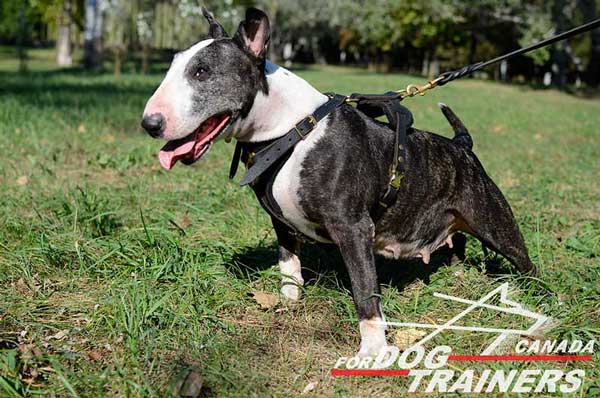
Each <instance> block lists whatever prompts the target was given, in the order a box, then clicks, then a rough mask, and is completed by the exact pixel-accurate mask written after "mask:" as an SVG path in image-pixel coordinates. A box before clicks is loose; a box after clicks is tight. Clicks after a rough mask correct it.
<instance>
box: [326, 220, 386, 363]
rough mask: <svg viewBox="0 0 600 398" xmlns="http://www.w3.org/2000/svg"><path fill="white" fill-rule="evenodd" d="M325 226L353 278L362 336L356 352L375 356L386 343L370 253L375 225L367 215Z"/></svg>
mask: <svg viewBox="0 0 600 398" xmlns="http://www.w3.org/2000/svg"><path fill="white" fill-rule="evenodd" d="M327 229H328V232H329V234H330V236H331V237H332V239H333V241H334V242H335V243H336V244H337V245H338V247H339V248H340V251H341V253H342V257H343V259H344V263H345V264H346V268H347V270H348V274H349V275H350V280H351V282H352V294H353V298H354V304H355V305H356V309H357V312H358V319H359V328H360V339H361V340H360V350H359V352H358V355H360V356H371V357H374V356H376V355H377V354H378V353H379V352H380V350H381V349H382V348H384V347H385V346H386V340H385V325H384V324H383V321H384V318H383V313H382V312H381V307H380V304H379V295H380V290H379V283H378V281H377V273H376V270H375V258H374V255H373V238H374V232H375V226H374V225H373V222H372V221H371V219H370V218H366V217H365V218H364V219H362V220H360V221H358V222H356V223H348V224H346V223H343V224H340V223H337V222H336V223H332V224H330V225H328V226H327Z"/></svg>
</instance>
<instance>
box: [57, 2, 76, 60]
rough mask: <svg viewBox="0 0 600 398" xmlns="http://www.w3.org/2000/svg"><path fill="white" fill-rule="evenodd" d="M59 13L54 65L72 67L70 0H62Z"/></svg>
mask: <svg viewBox="0 0 600 398" xmlns="http://www.w3.org/2000/svg"><path fill="white" fill-rule="evenodd" d="M62 3H63V4H62V7H61V11H60V13H59V14H58V18H57V19H58V21H57V25H58V32H57V37H56V63H57V64H58V65H59V66H71V65H73V49H72V43H71V27H72V26H73V23H72V18H71V11H72V10H71V9H72V3H71V0H63V2H62Z"/></svg>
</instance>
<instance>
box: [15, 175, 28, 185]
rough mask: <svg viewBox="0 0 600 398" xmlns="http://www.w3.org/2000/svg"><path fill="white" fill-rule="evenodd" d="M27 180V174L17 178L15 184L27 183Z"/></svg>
mask: <svg viewBox="0 0 600 398" xmlns="http://www.w3.org/2000/svg"><path fill="white" fill-rule="evenodd" d="M28 182H29V179H28V178H27V176H21V177H19V178H17V185H20V186H23V185H27V183H28Z"/></svg>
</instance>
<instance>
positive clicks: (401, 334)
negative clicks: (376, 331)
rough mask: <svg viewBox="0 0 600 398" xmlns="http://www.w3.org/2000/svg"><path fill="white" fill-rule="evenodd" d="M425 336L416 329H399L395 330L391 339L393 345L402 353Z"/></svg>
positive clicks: (424, 333)
mask: <svg viewBox="0 0 600 398" xmlns="http://www.w3.org/2000/svg"><path fill="white" fill-rule="evenodd" d="M426 334H427V333H426V332H424V331H422V330H418V329H400V330H396V332H395V333H394V334H393V337H392V339H393V342H394V345H395V346H396V347H398V348H399V349H400V350H401V351H404V350H406V349H407V348H409V347H410V346H411V345H412V344H413V343H414V342H416V341H417V340H419V339H420V338H421V337H423V336H425V335H426Z"/></svg>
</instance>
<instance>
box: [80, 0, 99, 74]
mask: <svg viewBox="0 0 600 398" xmlns="http://www.w3.org/2000/svg"><path fill="white" fill-rule="evenodd" d="M102 2H103V0H85V43H84V53H85V54H84V64H85V67H86V68H87V69H97V68H100V67H101V66H102V28H103V19H102Z"/></svg>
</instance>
